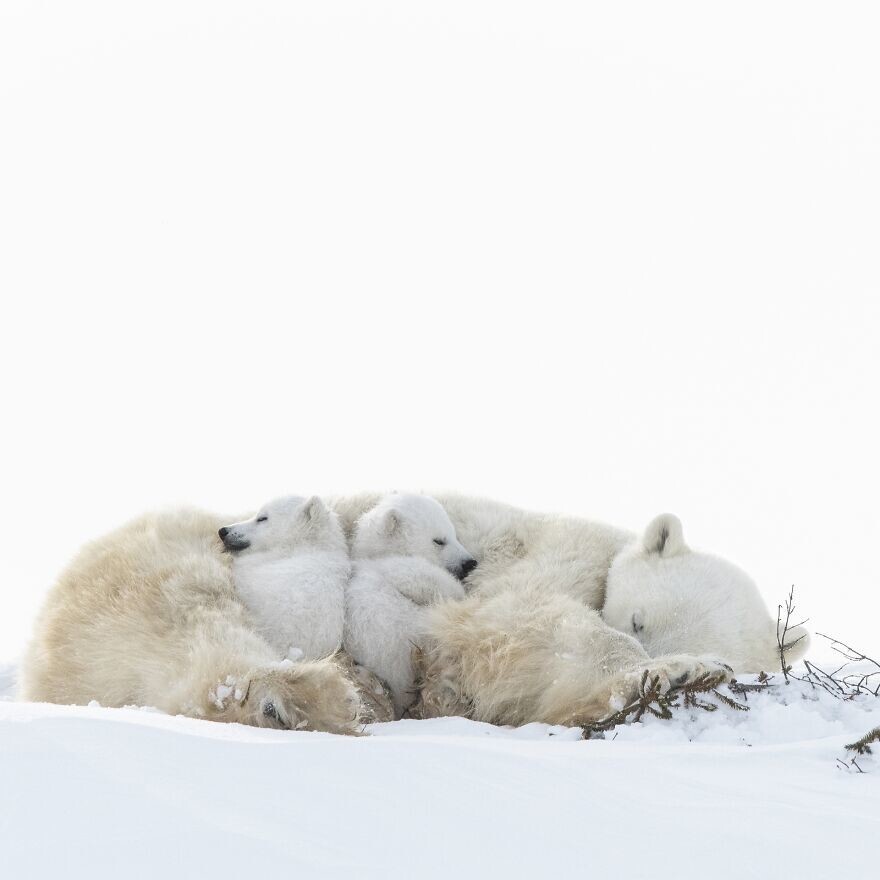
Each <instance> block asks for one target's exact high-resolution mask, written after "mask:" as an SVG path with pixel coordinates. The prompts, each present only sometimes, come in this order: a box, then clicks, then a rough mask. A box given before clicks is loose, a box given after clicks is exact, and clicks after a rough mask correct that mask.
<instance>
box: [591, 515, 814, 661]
mask: <svg viewBox="0 0 880 880" xmlns="http://www.w3.org/2000/svg"><path fill="white" fill-rule="evenodd" d="M602 617H603V618H604V620H605V622H606V623H608V624H609V625H610V626H613V627H614V628H615V629H618V630H621V631H623V632H631V633H632V634H633V635H634V636H635V637H636V638H637V639H638V640H639V642H641V644H642V645H643V646H644V648H645V650H646V651H647V652H648V653H649V654H651V655H653V656H656V655H659V654H665V653H667V652H668V651H671V650H676V651H686V652H687V653H689V654H705V653H707V652H714V653H717V654H718V655H719V656H721V657H724V659H725V661H726V662H727V663H729V664H730V665H731V666H732V667H733V668H734V669H735V670H736V671H737V672H760V671H762V670H770V669H774V668H778V667H779V666H780V663H781V661H780V654H779V643H778V640H777V621H776V619H774V618H771V616H770V614H769V612H768V610H767V607H766V605H765V604H764V601H763V599H762V598H761V594H760V593H759V592H758V588H757V586H756V585H755V583H754V581H753V580H752V579H751V578H750V577H749V576H748V575H747V574H746V573H745V572H744V571H741V570H740V569H739V568H737V567H736V566H735V565H732V564H731V563H729V562H727V561H726V560H724V559H719V558H718V557H717V556H710V555H709V554H706V553H698V552H695V551H693V550H691V549H690V548H689V547H688V546H687V544H685V541H684V533H683V530H682V525H681V521H680V520H679V519H678V517H676V516H674V515H673V514H670V513H667V514H661V515H660V516H658V517H657V518H656V519H654V520H653V521H652V522H651V523H650V524H649V525H648V527H647V529H646V530H645V533H644V535H643V536H642V539H641V540H640V541H633V542H632V543H631V544H630V545H629V546H628V547H627V548H626V549H625V550H624V551H623V552H621V553H619V554H618V555H617V556H616V557H615V558H614V561H613V563H612V564H611V568H610V569H609V571H608V585H607V590H606V596H605V602H604V604H603V606H602ZM779 636H780V637H781V636H782V633H781V632H780V633H779ZM809 644H810V636H809V633H808V632H807V631H806V629H804V627H803V626H802V625H798V626H793V627H790V628H789V629H788V630H787V631H786V632H785V642H784V646H783V647H784V650H785V657H786V662H787V663H791V662H794V661H796V660H799V659H801V658H802V657H803V656H804V654H805V653H806V652H807V649H808V647H809Z"/></svg>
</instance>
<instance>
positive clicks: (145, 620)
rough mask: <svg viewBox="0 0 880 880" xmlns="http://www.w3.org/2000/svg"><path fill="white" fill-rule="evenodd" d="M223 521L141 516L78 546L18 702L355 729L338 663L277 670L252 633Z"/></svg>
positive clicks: (25, 668)
mask: <svg viewBox="0 0 880 880" xmlns="http://www.w3.org/2000/svg"><path fill="white" fill-rule="evenodd" d="M231 519H232V517H218V516H214V515H212V514H208V513H204V512H202V511H198V510H190V509H183V510H173V511H168V512H163V513H154V514H148V515H146V516H143V517H140V518H138V519H136V520H134V521H133V522H130V523H128V524H127V525H125V526H123V527H122V528H120V529H117V530H116V531H114V532H111V533H110V534H109V535H105V536H104V537H103V538H101V539H100V540H97V541H94V542H92V543H91V544H88V545H86V546H85V547H84V548H83V549H82V550H81V551H80V553H79V555H78V556H77V557H76V558H75V559H74V560H73V562H72V563H70V565H69V566H68V567H67V569H66V570H65V571H64V572H62V574H61V576H60V578H59V579H58V581H57V583H56V584H55V586H54V587H53V588H52V589H51V590H50V592H49V595H48V596H47V599H46V602H45V604H44V606H43V609H42V611H41V613H40V615H39V617H38V619H37V622H36V628H35V633H34V638H33V639H32V641H31V644H30V646H29V647H28V650H27V653H26V655H25V657H24V661H23V664H22V678H21V695H22V696H23V697H24V698H25V699H28V700H38V701H43V702H51V703H63V704H64V703H77V704H82V705H85V704H86V703H88V702H90V701H91V700H97V701H98V702H100V703H101V704H102V705H104V706H125V705H131V704H133V705H138V706H154V707H156V708H158V709H161V710H162V711H164V712H167V713H169V714H172V715H177V714H182V715H189V716H191V717H194V718H206V719H210V720H215V721H237V722H240V723H243V724H252V725H256V726H260V727H278V728H298V729H303V728H309V729H312V730H324V731H330V732H334V733H357V732H359V730H360V727H361V725H360V719H359V717H358V716H359V709H360V699H359V697H358V693H357V690H356V688H355V687H354V685H353V684H352V681H351V679H350V678H349V677H348V676H347V675H346V674H345V672H344V671H343V670H342V668H341V667H340V665H339V664H338V663H337V662H336V661H335V660H333V659H326V660H318V661H312V662H308V661H303V662H301V663H290V662H282V663H279V655H278V651H277V650H276V649H275V648H274V647H273V646H272V645H270V644H269V642H267V641H266V639H264V638H263V637H262V636H261V635H260V634H259V633H258V632H257V629H256V627H255V625H254V623H253V621H252V620H251V617H250V615H249V613H248V611H247V609H246V608H245V607H244V605H243V604H242V602H241V600H240V599H239V597H238V595H237V594H236V591H235V588H234V585H233V580H232V568H231V565H230V559H229V554H224V553H223V552H222V546H221V544H220V540H219V538H218V530H219V529H220V528H221V527H222V526H223V523H224V522H229V521H230V520H231Z"/></svg>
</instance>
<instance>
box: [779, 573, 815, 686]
mask: <svg viewBox="0 0 880 880" xmlns="http://www.w3.org/2000/svg"><path fill="white" fill-rule="evenodd" d="M783 608H785V619H784V620H783V619H782V609H783ZM794 610H795V605H794V584H792V587H791V589H790V590H789V592H788V598H787V599H786V600H785V605H784V606H783V605H779V606H778V607H777V610H776V644H777V646H778V649H779V664H780V666H781V667H782V676H783V678H784V679H785V683H786V684H788V683H789V673H790V672H791V666H789V664H788V663H787V662H786V659H785V652H786V651H788V650H790V649H791V648H793V647H794V646H795V645H796V644H797V643H798V642H800V641H801V640H802V639H805V638H806V633H805V634H804V635H802V636H798V638H796V639H795V640H794V641H793V642H790V643H788V644H786V641H785V637H786V635H788V631H789V630H790V629H794V628H795V627H798V626H803V625H804V624H805V623H806V622H807V619H806V618H805V619H804V620H802V621H801V622H800V623H794V624H793V623H792V622H791V618H792V617H793V616H794ZM795 677H796V676H795Z"/></svg>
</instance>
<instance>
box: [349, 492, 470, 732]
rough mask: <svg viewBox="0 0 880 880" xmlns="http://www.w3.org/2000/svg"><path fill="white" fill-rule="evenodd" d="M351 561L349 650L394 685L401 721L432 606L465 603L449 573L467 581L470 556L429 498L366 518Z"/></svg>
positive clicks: (404, 499)
mask: <svg viewBox="0 0 880 880" xmlns="http://www.w3.org/2000/svg"><path fill="white" fill-rule="evenodd" d="M437 542H442V543H439V544H438V543H437ZM352 555H353V557H354V571H353V574H352V578H351V583H350V584H349V585H348V589H347V591H346V613H345V638H344V643H345V649H346V651H347V652H348V653H349V654H350V655H351V657H352V658H353V659H354V660H355V661H356V662H357V663H359V664H361V665H362V666H366V667H367V668H368V669H370V670H371V671H372V672H374V673H375V674H376V675H378V676H379V677H380V678H381V679H383V680H384V681H385V682H386V683H387V685H388V687H389V689H390V690H391V695H392V699H393V701H394V710H395V713H396V714H397V716H398V717H399V716H400V715H401V714H402V713H403V712H404V711H405V710H406V708H407V707H408V706H409V705H410V704H411V703H412V702H413V700H414V698H415V694H414V693H413V678H414V676H413V668H412V652H413V648H414V647H419V646H421V644H422V641H423V639H424V636H425V627H426V621H427V606H430V605H433V604H435V603H437V602H440V601H443V600H444V599H462V598H464V587H462V585H461V582H460V581H459V580H458V579H457V578H456V577H454V576H453V575H452V574H451V573H450V571H455V572H457V573H459V574H462V573H463V567H462V566H463V564H466V563H467V561H469V560H471V556H470V554H468V553H467V551H466V550H465V549H464V548H463V547H462V546H461V544H460V543H459V542H458V539H457V538H456V535H455V528H454V527H453V525H452V523H451V522H450V520H449V517H448V516H447V515H446V513H445V511H444V510H443V508H442V507H441V506H440V505H439V504H438V503H437V502H436V501H435V500H434V499H433V498H429V497H427V496H423V495H389V496H387V497H386V498H384V499H382V501H380V502H379V504H378V505H377V506H376V507H374V508H373V509H372V510H370V511H368V512H367V513H364V514H363V516H361V518H360V520H359V521H358V523H357V525H356V527H355V532H354V539H353V542H352ZM441 563H442V564H441ZM444 566H445V567H444Z"/></svg>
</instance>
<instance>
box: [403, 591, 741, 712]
mask: <svg viewBox="0 0 880 880" xmlns="http://www.w3.org/2000/svg"><path fill="white" fill-rule="evenodd" d="M421 663H422V670H423V686H422V693H421V698H420V701H419V704H418V711H419V713H420V714H421V715H422V716H423V717H433V716H436V715H445V714H465V715H468V716H469V717H472V718H475V719H477V720H480V721H488V722H491V723H495V724H513V725H520V724H526V723H529V722H531V721H542V722H545V723H549V724H570V725H581V724H592V723H594V722H596V721H599V720H602V719H603V718H605V717H607V716H608V715H610V714H612V713H613V712H614V711H617V710H618V709H620V708H622V707H623V706H624V705H626V704H627V703H628V702H630V701H631V700H632V699H634V698H635V697H636V696H638V689H639V686H640V683H641V679H642V676H643V674H644V672H645V671H647V672H648V674H649V676H651V677H657V678H658V679H659V680H660V683H661V687H663V688H666V689H668V688H671V687H680V686H682V685H684V684H686V683H687V682H688V681H691V680H694V679H696V678H698V677H699V676H701V675H703V674H704V673H710V674H712V675H713V676H714V677H716V678H717V680H718V681H719V682H720V681H723V680H726V679H727V678H729V675H730V671H729V669H728V668H727V667H726V666H724V665H723V664H721V663H718V662H716V661H711V660H704V659H700V658H696V657H689V656H686V655H676V656H671V657H665V658H664V657H658V658H651V657H648V655H647V654H646V653H645V651H644V649H643V648H642V646H641V645H640V644H639V643H638V642H637V641H636V640H635V639H634V638H632V637H631V636H629V635H626V634H625V633H621V632H618V631H617V630H612V629H611V628H610V627H608V626H607V625H606V624H605V623H604V621H603V620H602V619H601V617H600V616H599V615H598V614H597V613H596V612H595V611H593V610H592V609H589V608H587V607H586V606H585V605H583V603H581V602H578V601H577V600H576V599H574V598H572V597H571V596H568V595H564V594H561V593H555V592H552V591H549V592H548V591H547V590H546V589H544V588H541V589H531V590H530V589H528V588H524V589H521V590H517V591H512V590H508V591H504V592H501V593H498V594H497V595H495V596H490V597H487V598H481V597H480V596H473V597H470V598H468V599H466V600H465V601H464V602H455V603H448V604H444V605H441V606H438V607H437V608H435V609H433V611H432V614H431V619H430V627H429V638H428V639H427V640H426V643H425V646H424V649H423V656H422V660H421Z"/></svg>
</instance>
